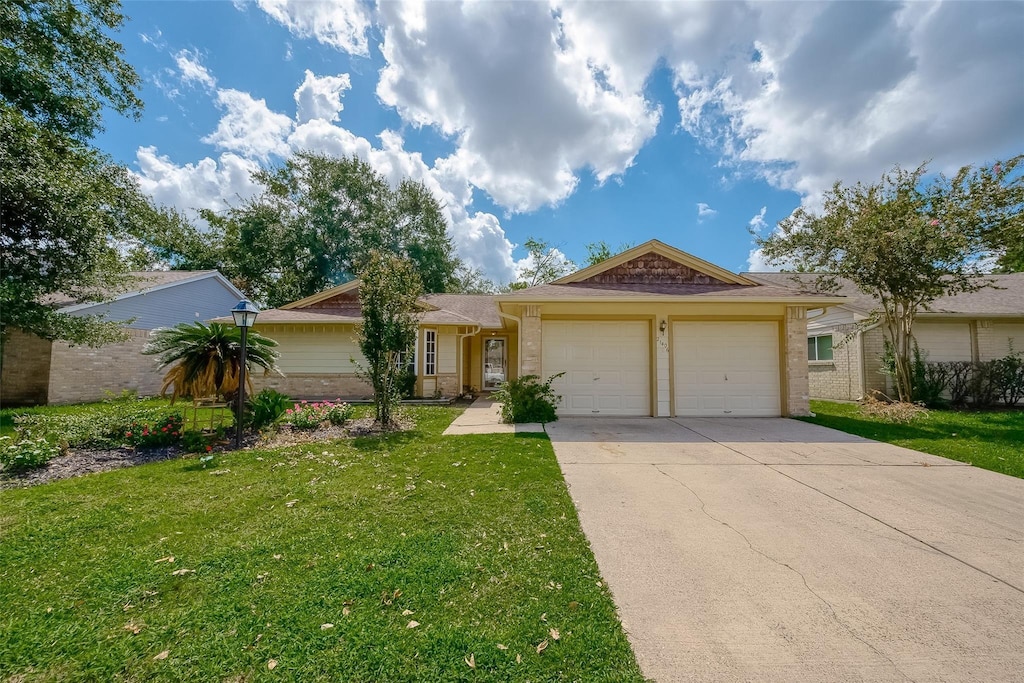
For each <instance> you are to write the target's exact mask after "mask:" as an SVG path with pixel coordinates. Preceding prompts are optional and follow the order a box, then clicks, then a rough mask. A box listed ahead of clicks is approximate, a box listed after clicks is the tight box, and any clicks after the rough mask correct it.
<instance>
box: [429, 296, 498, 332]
mask: <svg viewBox="0 0 1024 683" xmlns="http://www.w3.org/2000/svg"><path fill="white" fill-rule="evenodd" d="M423 299H424V301H426V302H427V303H429V304H430V305H431V306H437V307H438V308H440V309H443V310H446V311H451V312H452V313H455V314H457V315H460V316H463V317H464V318H466V319H467V320H472V321H473V322H475V323H478V324H479V325H480V326H481V327H484V328H495V329H497V328H501V327H502V322H501V316H500V315H498V304H497V301H495V298H494V295H493V294H427V295H426V296H424V297H423Z"/></svg>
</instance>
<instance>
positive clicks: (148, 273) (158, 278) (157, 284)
mask: <svg viewBox="0 0 1024 683" xmlns="http://www.w3.org/2000/svg"><path fill="white" fill-rule="evenodd" d="M129 275H130V276H131V277H132V278H133V279H134V280H135V282H134V283H132V284H131V285H130V289H128V290H127V291H122V292H120V293H116V292H110V293H109V295H112V296H109V295H108V297H107V298H106V300H105V301H80V300H78V299H76V298H75V297H73V296H70V295H67V294H55V295H53V296H50V297H48V298H47V299H46V301H45V303H47V304H50V305H53V306H56V307H57V308H59V309H60V310H61V311H62V312H64V313H71V312H74V311H81V310H84V309H87V308H92V307H93V306H100V305H103V304H108V303H111V302H113V301H122V300H124V299H130V298H132V297H136V296H140V295H143V294H149V293H150V292H155V291H159V290H161V289H167V288H168V287H175V286H178V285H182V284H185V283H187V282H196V281H199V280H205V279H207V278H214V279H216V280H217V281H218V282H219V283H220V284H221V285H223V286H224V287H225V288H226V289H228V290H229V291H231V292H232V293H233V294H234V295H235V296H237V297H238V298H239V299H244V298H245V295H244V294H243V293H242V292H241V291H240V290H239V289H238V288H237V287H235V286H234V285H233V284H231V281H230V280H228V279H227V278H226V277H224V276H223V275H221V274H220V272H219V271H216V270H136V271H132V272H131V273H129Z"/></svg>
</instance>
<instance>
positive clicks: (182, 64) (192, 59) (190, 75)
mask: <svg viewBox="0 0 1024 683" xmlns="http://www.w3.org/2000/svg"><path fill="white" fill-rule="evenodd" d="M174 62H175V64H177V65H178V71H179V72H180V73H181V82H182V84H183V85H193V84H198V85H201V86H202V87H204V88H206V89H207V90H213V89H214V88H216V87H217V79H216V78H214V77H213V76H212V75H211V74H210V72H209V71H208V70H207V68H206V67H205V66H203V64H202V62H201V61H200V59H199V52H198V51H196V50H179V51H178V53H177V54H175V55H174Z"/></svg>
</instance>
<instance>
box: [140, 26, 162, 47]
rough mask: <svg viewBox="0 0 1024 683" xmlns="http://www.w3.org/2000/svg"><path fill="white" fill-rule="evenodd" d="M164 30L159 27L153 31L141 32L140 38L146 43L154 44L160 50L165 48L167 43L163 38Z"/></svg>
mask: <svg viewBox="0 0 1024 683" xmlns="http://www.w3.org/2000/svg"><path fill="white" fill-rule="evenodd" d="M163 35H164V34H163V31H161V30H160V29H159V28H157V29H154V30H153V32H152V33H140V34H139V40H141V41H142V42H144V43H145V44H146V45H152V46H153V47H155V48H156V49H158V50H163V49H164V46H165V45H166V43H165V42H164V40H163Z"/></svg>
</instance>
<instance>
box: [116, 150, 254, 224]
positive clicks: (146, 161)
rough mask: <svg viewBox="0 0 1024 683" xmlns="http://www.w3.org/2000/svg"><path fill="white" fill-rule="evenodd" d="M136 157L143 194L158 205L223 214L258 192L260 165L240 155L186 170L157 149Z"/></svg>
mask: <svg viewBox="0 0 1024 683" xmlns="http://www.w3.org/2000/svg"><path fill="white" fill-rule="evenodd" d="M135 156H136V161H137V163H138V166H139V172H138V173H137V174H136V176H137V177H138V180H139V186H140V187H141V188H142V190H143V191H144V192H146V193H147V194H150V195H152V196H153V198H154V199H155V200H156V201H157V202H158V203H160V204H166V205H168V206H174V207H176V208H178V209H181V210H183V211H187V212H192V211H195V210H197V209H212V210H214V211H221V210H223V209H225V208H227V206H228V205H230V204H236V203H238V201H239V200H241V199H246V198H248V197H251V196H252V195H253V194H254V193H255V192H256V189H257V186H256V185H255V183H253V182H252V179H251V175H252V173H253V172H254V171H256V170H258V169H259V165H258V164H256V163H255V162H254V161H252V160H251V159H244V158H242V157H240V156H238V155H237V154H222V155H220V158H219V159H217V160H214V159H211V158H209V157H206V158H204V159H202V160H201V161H198V162H196V163H194V164H185V165H183V166H179V165H177V164H175V163H174V162H173V161H171V159H170V158H168V157H167V156H164V155H161V154H159V153H158V152H157V149H156V148H155V147H140V148H139V149H138V151H137V152H136V155H135Z"/></svg>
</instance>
